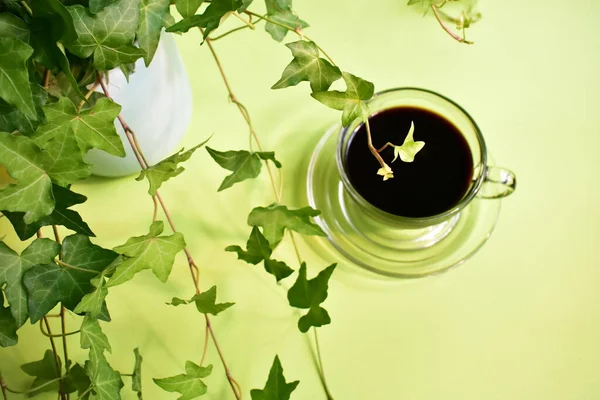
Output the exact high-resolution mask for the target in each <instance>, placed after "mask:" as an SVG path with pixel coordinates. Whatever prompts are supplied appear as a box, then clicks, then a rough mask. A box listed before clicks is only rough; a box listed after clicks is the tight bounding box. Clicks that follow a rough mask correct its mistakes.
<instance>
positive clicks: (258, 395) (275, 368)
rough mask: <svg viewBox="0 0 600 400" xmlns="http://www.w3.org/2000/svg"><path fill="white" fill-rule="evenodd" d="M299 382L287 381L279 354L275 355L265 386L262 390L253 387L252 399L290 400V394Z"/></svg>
mask: <svg viewBox="0 0 600 400" xmlns="http://www.w3.org/2000/svg"><path fill="white" fill-rule="evenodd" d="M299 383H300V381H294V382H290V383H287V382H286V381H285V376H283V367H282V366H281V361H279V357H278V356H275V359H274V360H273V365H272V366H271V370H270V371H269V379H268V380H267V383H266V384H265V388H264V389H262V390H261V389H252V390H251V391H250V396H251V397H252V400H289V399H290V395H291V394H292V392H293V391H294V390H296V386H298V384H299Z"/></svg>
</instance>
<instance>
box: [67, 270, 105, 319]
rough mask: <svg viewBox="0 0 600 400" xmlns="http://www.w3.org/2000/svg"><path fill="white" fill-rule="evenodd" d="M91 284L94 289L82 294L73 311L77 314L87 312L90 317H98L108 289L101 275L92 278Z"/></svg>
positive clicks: (102, 308)
mask: <svg viewBox="0 0 600 400" xmlns="http://www.w3.org/2000/svg"><path fill="white" fill-rule="evenodd" d="M91 284H92V285H93V286H94V287H95V289H94V291H93V292H90V293H88V294H86V295H85V296H83V298H82V299H81V301H80V302H79V304H77V306H76V307H75V310H73V311H74V312H75V313H77V314H83V313H87V314H88V315H89V316H90V317H91V318H99V317H100V315H101V314H102V313H103V311H104V308H105V302H104V301H105V299H106V296H107V295H108V289H107V288H106V286H105V281H104V277H103V276H99V277H96V278H94V279H92V280H91Z"/></svg>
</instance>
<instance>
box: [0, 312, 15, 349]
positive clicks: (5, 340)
mask: <svg viewBox="0 0 600 400" xmlns="http://www.w3.org/2000/svg"><path fill="white" fill-rule="evenodd" d="M17 329H18V328H17V322H16V321H15V318H14V317H13V316H12V314H11V311H10V308H8V307H4V306H3V305H2V304H0V347H8V346H14V345H15V344H17V341H18V338H17Z"/></svg>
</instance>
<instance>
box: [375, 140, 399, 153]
mask: <svg viewBox="0 0 600 400" xmlns="http://www.w3.org/2000/svg"><path fill="white" fill-rule="evenodd" d="M388 146H392V147H394V146H395V144H394V143H390V142H387V143H386V144H384V145H383V146H382V147H381V148H379V149H377V150H376V151H377V152H378V153H381V152H382V151H384V150H385V149H387V148H388Z"/></svg>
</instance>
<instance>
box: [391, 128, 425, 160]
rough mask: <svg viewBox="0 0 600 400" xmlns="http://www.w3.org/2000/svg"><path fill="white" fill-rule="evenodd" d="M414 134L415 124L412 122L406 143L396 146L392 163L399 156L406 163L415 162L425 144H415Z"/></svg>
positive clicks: (405, 139)
mask: <svg viewBox="0 0 600 400" xmlns="http://www.w3.org/2000/svg"><path fill="white" fill-rule="evenodd" d="M414 132H415V123H414V122H413V121H411V122H410V129H409V130H408V134H407V135H406V138H404V143H402V146H396V145H394V159H393V160H392V162H394V161H396V158H398V156H400V159H401V160H402V161H404V162H413V161H414V160H415V156H416V155H417V153H418V152H419V151H421V149H422V148H423V147H424V146H425V142H421V141H418V142H415V140H414V138H413V134H414Z"/></svg>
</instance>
